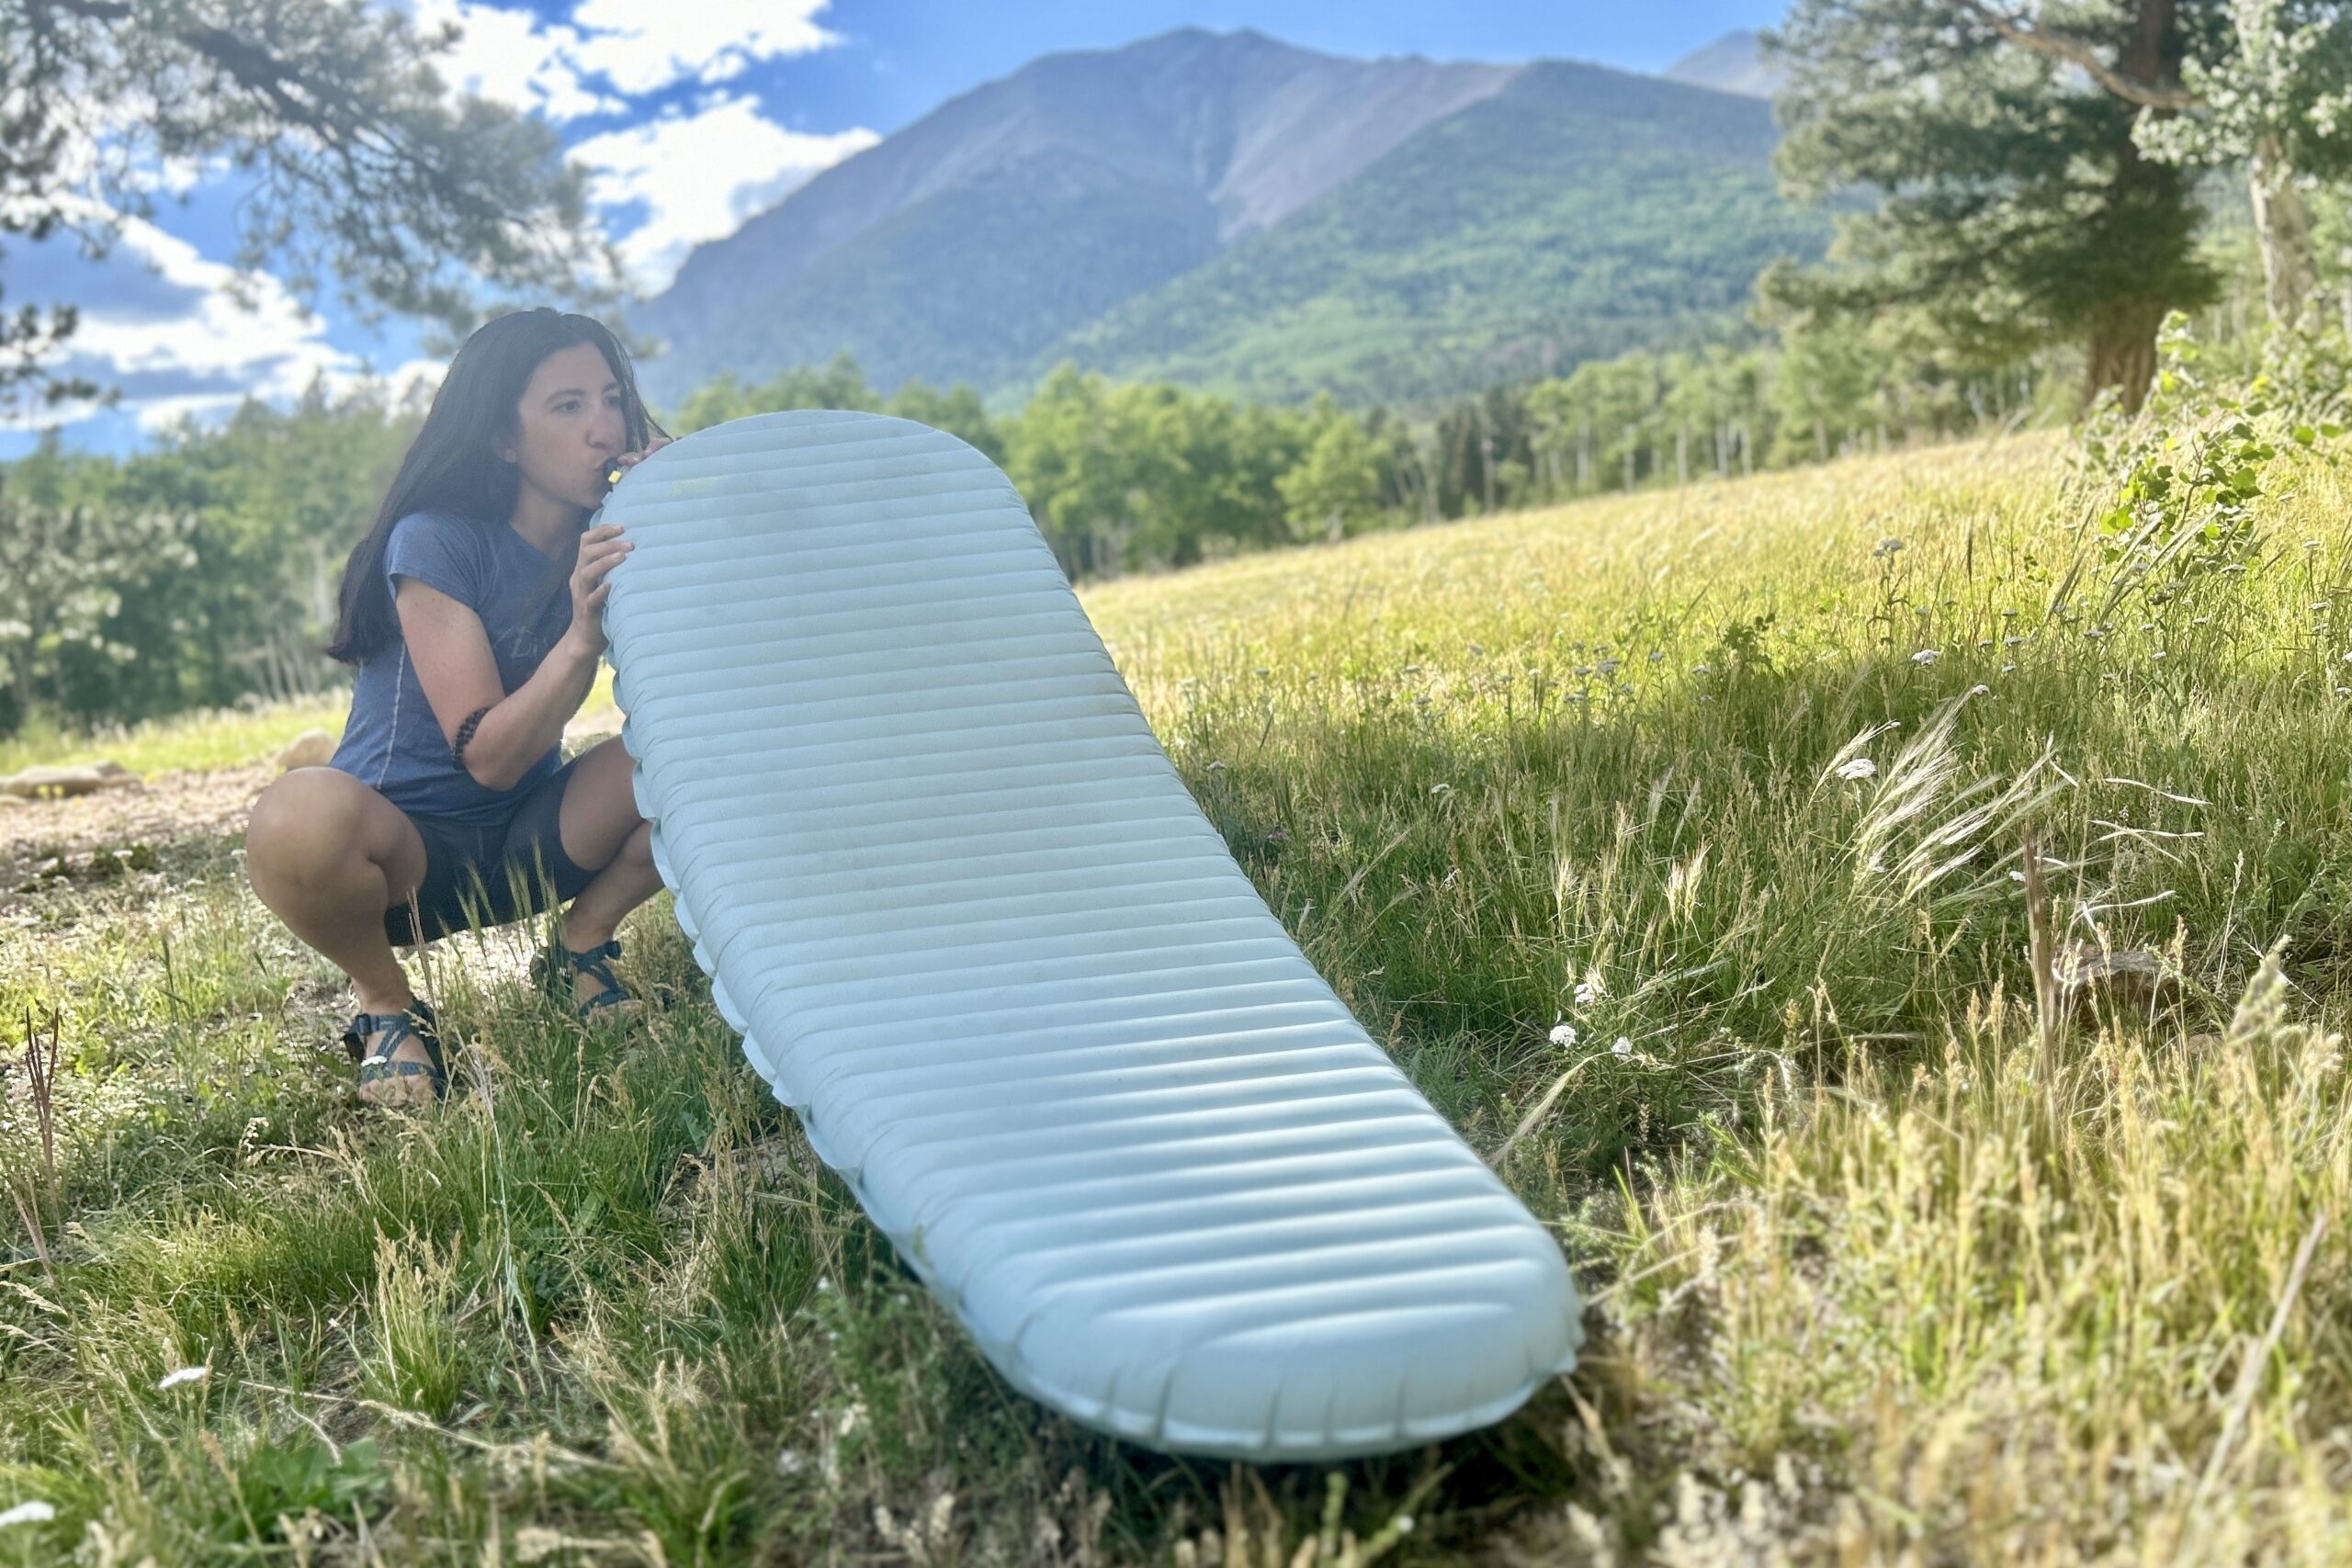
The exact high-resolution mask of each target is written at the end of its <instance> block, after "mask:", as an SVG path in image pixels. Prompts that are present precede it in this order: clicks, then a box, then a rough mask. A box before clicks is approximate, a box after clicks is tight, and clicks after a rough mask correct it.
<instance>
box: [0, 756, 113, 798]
mask: <svg viewBox="0 0 2352 1568" xmlns="http://www.w3.org/2000/svg"><path fill="white" fill-rule="evenodd" d="M138 784H139V775H138V774H136V773H132V772H131V771H130V769H128V768H126V767H124V766H123V765H122V764H121V763H119V762H93V763H91V764H90V765H89V766H87V767H81V768H27V769H26V770H25V771H24V772H23V773H9V774H6V775H5V776H0V795H14V796H16V797H17V799H19V800H70V799H72V798H73V797H74V796H75V795H96V794H97V793H98V792H99V791H100V790H102V789H134V788H136V787H138Z"/></svg>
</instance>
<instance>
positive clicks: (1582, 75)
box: [632, 28, 1824, 405]
mask: <svg viewBox="0 0 2352 1568" xmlns="http://www.w3.org/2000/svg"><path fill="white" fill-rule="evenodd" d="M1773 134H1774V133H1773V130H1772V126H1771V122H1770V112H1769V109H1768V108H1767V107H1766V106H1765V105H1763V104H1762V103H1759V102H1757V101H1755V100H1753V99H1749V98H1746V97H1740V96H1728V95H1725V94H1724V93H1720V92H1713V91H1708V90H1704V89H1702V88H1699V87H1694V86H1690V85H1681V84H1676V83H1667V82H1661V81H1659V80H1657V79H1656V78H1652V77H1645V76H1636V75H1631V74H1627V73H1622V72H1615V71H1608V70H1603V69H1601V68H1600V67H1596V66H1587V65H1575V64H1568V63H1565V62H1540V63H1537V64H1532V65H1525V66H1496V65H1484V64H1476V63H1451V62H1430V61H1428V60H1423V59H1420V58H1419V57H1405V58H1399V59H1388V60H1376V61H1362V60H1346V59H1340V58H1337V57H1334V56H1330V55H1325V54H1318V53H1316V52H1314V51H1308V50H1303V49H1297V48H1295V47H1293V46H1291V45H1288V44H1285V43H1282V42H1279V41H1277V40H1275V39H1269V38H1267V37H1265V36H1263V35H1262V34H1259V33H1254V32H1248V31H1242V32H1233V33H1222V34H1220V33H1210V32H1204V31H1202V30H1200V29H1197V28H1187V29H1183V30H1180V31H1177V32H1172V33H1169V34H1165V35H1163V36H1161V37H1159V38H1154V39H1148V40H1146V41H1144V42H1141V43H1136V44H1132V45H1129V46H1127V47H1125V48H1123V49H1116V50H1107V51H1089V52H1081V53H1069V54H1057V55H1048V56H1046V57H1044V58H1042V59H1039V60H1036V61H1034V62H1031V63H1030V64H1028V65H1027V66H1024V67H1023V68H1022V69H1021V70H1020V71H1018V72H1015V73H1013V74H1012V75H1010V76H1007V77H1005V78H1003V79H1001V80H1000V81H996V82H991V83H989V84H987V85H983V86H980V87H978V88H976V89H974V90H973V91H971V92H969V93H967V94H964V95H963V96H960V97H957V98H955V99H952V100H950V101H949V102H948V103H945V104H944V105H942V106H941V107H939V108H937V109H935V110H933V112H932V113H931V114H929V115H927V116H925V117H924V118H922V119H920V120H918V121H916V122H915V123H914V124H912V125H910V126H908V127H906V128H905V129H904V130H900V131H899V132H897V133H896V134H894V135H892V136H890V137H888V139H886V140H885V141H881V142H880V143H878V144H876V146H874V147H872V148H869V149H867V150H866V151H865V152H861V153H858V154H857V155H856V156H854V157H852V158H849V159H847V160H845V161H843V162H842V163H841V164H837V165H835V166H834V167H833V168H831V169H829V170H827V171H825V172H824V173H823V174H821V175H818V176H817V177H816V178H814V179H812V180H810V181H809V183H808V184H807V185H805V186H801V187H800V188H799V189H798V190H797V191H795V192H794V193H792V194H791V195H790V196H789V197H786V199H785V200H784V201H783V202H782V203H781V204H779V205H778V206H776V207H775V208H773V209H769V210H768V211H766V212H763V213H762V214H760V215H759V216H757V217H755V218H753V219H752V220H750V221H749V222H747V223H746V224H745V225H744V226H743V227H742V228H741V230H739V231H737V232H736V233H734V234H732V235H730V236H729V237H728V238H726V239H724V240H720V241H717V242H713V243H708V244H706V245H703V246H701V247H699V248H697V249H696V251H695V254H693V255H692V256H691V257H689V258H688V260H687V262H686V265H684V267H683V268H682V269H681V270H680V272H679V275H678V277H677V280H676V281H675V283H674V284H673V286H672V287H671V288H669V289H668V290H667V291H666V292H665V293H663V294H662V295H661V296H660V297H659V298H657V299H653V300H650V301H649V302H647V303H646V304H644V305H643V306H642V307H640V308H639V310H635V311H633V312H632V316H633V324H635V325H637V326H639V327H642V328H645V329H648V330H650V332H651V333H653V334H654V335H656V336H658V337H661V338H662V339H664V340H666V341H667V343H668V344H669V347H668V350H667V352H665V353H663V354H662V355H658V356H654V357H651V358H650V359H648V360H647V361H645V363H644V367H643V375H644V378H645V383H646V386H647V389H648V392H649V395H650V396H651V397H653V398H654V399H655V400H657V401H658V402H665V403H670V404H673V405H674V404H675V403H676V402H677V401H678V400H681V399H682V398H683V397H684V395H685V394H686V393H687V392H689V391H691V390H692V389H694V388H695V387H696V386H698V385H700V384H702V383H703V382H704V381H706V380H707V379H708V378H710V377H712V376H714V375H716V374H718V373H719V372H721V371H724V370H732V371H734V372H736V373H737V374H739V375H741V376H742V377H744V378H760V377H763V376H765V375H767V374H770V373H772V372H773V371H775V370H776V369H778V368H781V367H786V366H788V365H796V364H807V363H813V362H818V361H822V360H826V359H829V358H831V356H832V355H834V354H835V353H837V352H839V351H841V350H844V349H846V350H847V351H848V352H850V353H851V354H853V355H855V356H856V357H857V359H858V360H859V362H860V363H861V364H862V365H863V366H864V367H865V370H866V372H867V374H868V375H869V377H870V378H872V379H873V380H874V381H875V382H876V384H878V385H881V386H884V387H889V386H893V385H895V384H897V383H898V382H899V380H901V379H903V378H907V377H910V376H912V377H920V378H922V379H924V380H926V381H930V382H933V383H934V384H944V383H947V382H953V381H957V380H966V381H970V382H972V383H973V384H975V385H977V386H978V387H980V388H981V389H984V390H988V391H991V392H997V393H1001V394H1008V395H1017V393H1018V391H1019V390H1020V389H1022V388H1023V387H1025V386H1027V385H1029V384H1031V383H1032V382H1034V381H1035V378H1037V377H1038V376H1040V375H1042V374H1043V372H1044V371H1045V370H1046V368H1047V367H1050V366H1051V365H1052V364H1053V363H1054V362H1055V361H1057V359H1059V358H1062V357H1073V358H1076V359H1078V360H1080V362H1081V363H1084V364H1086V365H1089V366H1092V367H1102V368H1104V369H1108V370H1113V371H1115V372H1117V373H1120V374H1123V375H1143V374H1151V375H1168V376H1171V377H1175V378H1182V379H1186V380H1189V381H1193V382H1197V383H1200V384H1204V385H1214V386H1217V387H1221V388H1225V389H1232V390H1243V391H1249V392H1251V393H1253V394H1255V395H1262V396H1267V397H1282V398H1288V397H1295V396H1302V395H1306V394H1307V393H1309V392H1311V391H1313V390H1315V389H1321V388H1325V387H1329V388H1332V389H1337V390H1341V391H1344V392H1345V393H1346V394H1347V395H1348V396H1350V397H1351V398H1359V399H1374V398H1378V399H1412V398H1418V397H1421V396H1424V395H1429V394H1430V393H1432V392H1434V391H1437V390H1441V389H1456V388H1459V387H1464V386H1468V385H1473V384H1477V383H1480V382H1482V381H1484V380H1490V379H1492V378H1495V377H1496V376H1498V375H1504V374H1521V373H1526V372H1527V371H1530V370H1538V369H1543V368H1546V367H1561V368H1565V367H1566V365H1568V364H1571V363H1573V362H1574V361H1575V360H1576V359H1578V358H1581V357H1584V356H1586V355H1590V354H1597V353H1612V352H1616V351H1618V350H1619V349H1622V348H1625V347H1630V346H1634V345H1635V344H1647V343H1657V342H1662V341H1670V340H1672V339H1674V338H1676V337H1678V336H1681V335H1688V334H1691V333H1698V332H1703V331H1706V330H1708V329H1709V327H1710V325H1711V323H1720V322H1721V321H1722V320H1723V319H1724V316H1725V314H1726V313H1727V312H1729V311H1732V310H1736V309H1737V308H1738V307H1740V306H1741V305H1742V304H1743V303H1744V301H1745V300H1746V299H1747V288H1748V286H1749V284H1750V283H1751V282H1752V280H1753V278H1754V276H1755V274H1756V272H1757V270H1758V267H1760V266H1761V265H1763V263H1764V262H1765V261H1767V260H1770V258H1771V257H1772V256H1774V255H1778V254H1782V253H1783V252H1789V253H1793V254H1801V255H1809V254H1817V252H1818V250H1819V247H1820V245H1821V243H1822V242H1823V238H1824V230H1823V225H1822V224H1821V223H1820V222H1819V220H1816V219H1815V218H1813V217H1811V216H1809V215H1803V214H1798V213H1795V212H1793V211H1792V210H1791V209H1788V208H1786V207H1785V206H1784V205H1782V204H1781V201H1780V198H1779V197H1777V196H1776V195H1774V194H1773V188H1772V183H1771V178H1770V168H1769V156H1770V148H1771V145H1772V141H1773ZM1694 218H1695V219H1697V220H1694Z"/></svg>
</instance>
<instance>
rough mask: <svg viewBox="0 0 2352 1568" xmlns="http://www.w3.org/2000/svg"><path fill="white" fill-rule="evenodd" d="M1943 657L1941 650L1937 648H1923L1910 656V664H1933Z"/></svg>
mask: <svg viewBox="0 0 2352 1568" xmlns="http://www.w3.org/2000/svg"><path fill="white" fill-rule="evenodd" d="M1943 656H1944V653H1943V649H1939V648H1923V649H1920V650H1919V651H1918V652H1917V653H1915V654H1913V655H1912V656H1911V662H1912V663H1914V664H1933V663H1934V662H1935V661H1936V660H1939V659H1941V658H1942V657H1943Z"/></svg>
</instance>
